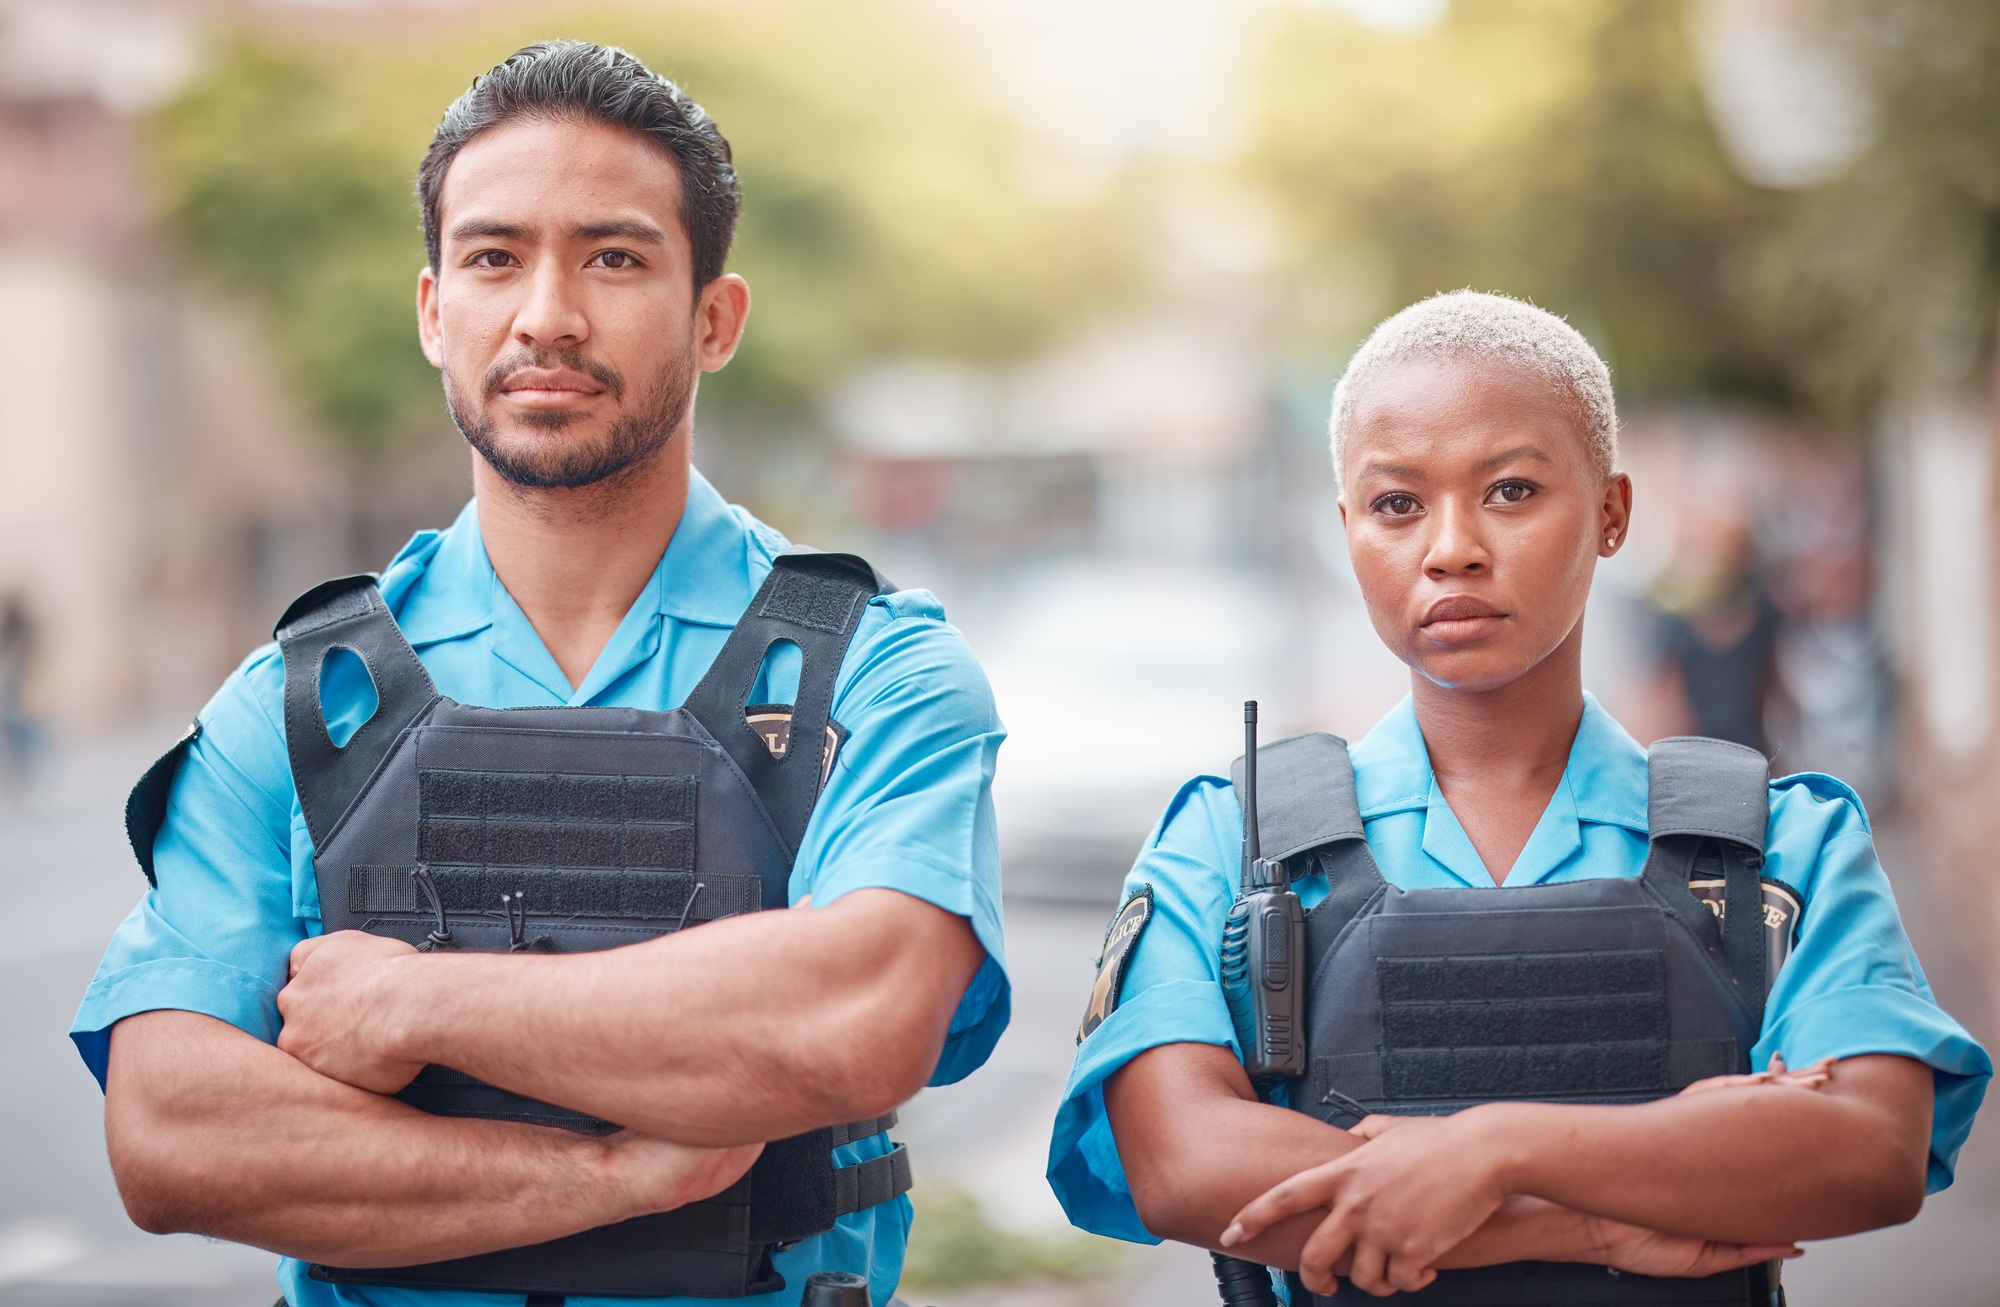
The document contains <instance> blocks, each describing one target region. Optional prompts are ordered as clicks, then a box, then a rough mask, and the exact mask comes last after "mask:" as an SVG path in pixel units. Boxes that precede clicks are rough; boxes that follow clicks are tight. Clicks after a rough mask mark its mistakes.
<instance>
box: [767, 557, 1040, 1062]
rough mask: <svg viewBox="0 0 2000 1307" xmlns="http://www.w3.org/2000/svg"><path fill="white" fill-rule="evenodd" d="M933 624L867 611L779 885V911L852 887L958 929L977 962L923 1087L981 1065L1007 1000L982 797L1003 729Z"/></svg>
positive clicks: (993, 847) (884, 607)
mask: <svg viewBox="0 0 2000 1307" xmlns="http://www.w3.org/2000/svg"><path fill="white" fill-rule="evenodd" d="M885 617H886V620H882V619H883V618H885ZM943 619H944V612H943V610H942V609H941V608H940V607H939V606H938V604H937V601H936V600H935V599H934V598H932V597H931V596H930V595H929V593H928V592H925V591H903V592H900V593H897V594H893V595H889V596H886V597H885V598H883V599H879V600H877V601H876V602H875V604H874V605H873V607H872V608H871V612H870V614H869V619H868V622H869V624H868V625H867V626H864V628H863V631H862V635H861V636H859V637H857V639H856V640H855V647H854V648H853V649H852V650H850V652H849V654H848V661H847V666H846V668H845V669H844V671H843V676H842V681H841V686H840V688H839V690H838V692H837V693H836V694H835V697H834V704H833V717H834V720H836V721H837V722H839V723H840V725H841V726H842V727H843V728H845V729H846V731H847V732H848V736H847V740H846V742H845V743H844V744H843V745H842V746H841V748H840V752H839V754H838V755H837V756H836V758H835V761H834V767H833V773H832V775H831V776H829V777H828V779H827V784H826V789H825V791H824V792H823V793H822V794H821V795H820V800H819V804H818V806H817V807H816V808H815V809H814V810H813V816H812V820H811V822H810V823H809V824H808V825H807V827H806V833H805V837H804V839H803V840H802V841H801V844H800V848H799V857H798V861H797V863H796V864H795V866H794V869H793V873H792V885H791V897H792V901H793V902H797V901H798V900H799V899H800V898H802V897H804V896H805V895H807V894H810V895H812V901H813V904H814V905H815V906H817V907H824V906H826V905H828V904H830V903H832V902H834V901H835V900H836V899H838V898H839V897H840V896H841V895H843V894H847V893H849V892H851V891H853V890H857V889H877V888H879V889H893V890H900V891H901V892H903V893H905V894H908V895H911V896H912V897H914V898H919V899H922V900H924V901H925V902H927V903H934V904H936V905H937V906H938V907H941V908H943V909H944V910H945V911H947V912H951V913H955V914H956V915H958V916H961V917H964V918H965V919H966V920H967V921H969V922H970V923H971V924H972V929H973V933H974V934H975V935H976V936H977V937H978V939H979V942H980V944H981V945H982V946H983V947H984V948H985V949H986V959H985V961H984V962H983V963H982V964H981V965H980V968H979V970H978V972H977V973H976V974H974V976H973V978H972V983H971V984H970V985H968V986H967V987H966V991H965V994H964V996H963V997H962V998H961V999H960V1000H959V1005H958V1010H957V1011H956V1012H955V1013H954V1014H953V1017H952V1022H951V1029H950V1032H949V1033H948V1034H947V1035H946V1037H945V1046H944V1050H943V1052H942V1053H941V1054H940V1056H939V1058H938V1064H937V1068H936V1070H935V1071H933V1073H932V1076H931V1083H932V1084H934V1085H943V1084H951V1083H953V1082H955V1081H958V1080H962V1079H964V1078H965V1077H966V1076H967V1075H970V1074H971V1073H972V1072H973V1071H974V1070H975V1069H977V1068H978V1067H979V1066H980V1064H982V1063H983V1062H985V1061H986V1058H987V1056H988V1055H989V1054H990V1053H991V1052H992V1051H993V1046H994V1044H995V1043H996V1042H997V1041H998V1040H999V1038H1000V1033H1001V1032H1002V1031H1003V1030H1005V1029H1006V1028H1007V1019H1008V1014H1009V1010H1010V1009H1009V1004H1010V999H1011V994H1012V990H1011V988H1010V986H1009V984H1008V980H1007V971H1006V963H1005V959H1006V951H1005V944H1004V941H1003V940H1002V937H1001V930H1000V843H999V837H998V833H997V830H996V827H995V824H994V817H993V793H992V790H993V769H994V764H995V760H996V758H997V756H998V754H999V750H1000V743H1001V741H1002V740H1003V739H1005V738H1006V728H1005V727H1003V726H1002V725H1001V723H1000V718H999V715H998V713H997V712H996V710H995V708H994V704H993V692H992V690H991V689H990V688H989V687H988V685H987V683H986V675H985V673H984V672H983V671H981V670H980V667H979V664H978V662H977V661H976V660H975V659H974V658H973V656H972V652H971V650H970V649H969V648H967V646H966V643H965V639H964V637H963V636H961V635H960V634H959V633H958V631H957V630H956V629H955V628H953V627H951V626H949V625H947V624H946V623H945V621H944V620H943ZM878 622H879V625H878V624H877V623H878Z"/></svg>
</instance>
